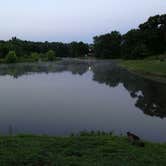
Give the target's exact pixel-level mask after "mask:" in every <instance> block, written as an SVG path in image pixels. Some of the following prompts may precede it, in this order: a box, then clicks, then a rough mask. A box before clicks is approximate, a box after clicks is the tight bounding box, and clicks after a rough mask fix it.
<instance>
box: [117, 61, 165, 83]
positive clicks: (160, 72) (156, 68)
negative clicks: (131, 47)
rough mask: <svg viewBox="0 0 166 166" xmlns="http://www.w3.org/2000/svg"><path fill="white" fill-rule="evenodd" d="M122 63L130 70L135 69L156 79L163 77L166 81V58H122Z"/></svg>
mask: <svg viewBox="0 0 166 166" xmlns="http://www.w3.org/2000/svg"><path fill="white" fill-rule="evenodd" d="M120 65H121V66H122V67H125V68H126V69H128V70H129V71H133V72H136V73H138V74H142V75H144V76H147V77H150V78H154V79H155V78H156V79H159V78H161V80H164V82H165V81H166V60H165V61H160V60H154V59H152V60H151V59H144V60H125V61H124V60H122V61H121V62H120Z"/></svg>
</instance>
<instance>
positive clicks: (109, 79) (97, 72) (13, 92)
mask: <svg viewBox="0 0 166 166" xmlns="http://www.w3.org/2000/svg"><path fill="white" fill-rule="evenodd" d="M84 130H86V131H91V130H94V131H97V130H101V131H106V132H114V133H115V134H117V135H120V134H125V133H126V132H127V131H130V132H134V133H135V134H137V135H138V136H140V137H141V138H143V139H145V140H148V141H153V142H166V84H162V83H158V82H155V81H151V80H148V79H144V78H142V77H140V76H137V75H134V74H132V73H129V72H128V71H126V70H124V69H122V68H120V67H118V66H117V65H116V61H111V60H107V61H106V60H75V59H64V60H62V61H58V62H56V63H55V62H54V63H47V62H46V63H42V62H41V63H32V64H26V63H24V64H12V65H0V134H4V135H7V134H9V133H14V134H20V133H25V134H47V135H56V136H59V135H60V136H61V135H69V134H71V133H78V132H80V131H84Z"/></svg>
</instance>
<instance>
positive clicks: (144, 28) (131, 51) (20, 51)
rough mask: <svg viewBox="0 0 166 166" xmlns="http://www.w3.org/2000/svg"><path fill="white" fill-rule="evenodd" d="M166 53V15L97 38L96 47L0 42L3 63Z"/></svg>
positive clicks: (76, 44)
mask: <svg viewBox="0 0 166 166" xmlns="http://www.w3.org/2000/svg"><path fill="white" fill-rule="evenodd" d="M164 52H166V14H164V15H156V16H154V17H150V18H149V19H148V21H147V22H145V23H143V24H141V25H139V28H138V29H132V30H130V31H129V32H127V33H126V34H123V35H122V34H120V32H118V31H113V32H111V33H108V34H104V35H101V36H96V37H94V43H93V44H92V45H88V44H86V43H83V42H72V43H61V42H32V41H23V40H20V39H18V38H16V37H13V38H12V39H11V40H9V41H0V60H2V59H3V60H4V59H5V61H6V62H15V61H18V59H19V61H24V60H25V59H26V61H27V60H29V61H31V60H33V61H37V60H39V59H41V60H54V59H55V58H56V57H85V55H89V56H94V57H97V58H124V59H141V58H145V57H148V56H152V55H157V54H163V53H164Z"/></svg>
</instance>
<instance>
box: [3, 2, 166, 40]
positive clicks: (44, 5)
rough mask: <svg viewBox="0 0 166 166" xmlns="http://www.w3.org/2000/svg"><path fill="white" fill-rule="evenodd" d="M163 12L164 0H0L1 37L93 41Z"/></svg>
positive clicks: (124, 29)
mask: <svg viewBox="0 0 166 166" xmlns="http://www.w3.org/2000/svg"><path fill="white" fill-rule="evenodd" d="M164 13H166V0H0V39H4V40H8V39H9V38H11V37H12V36H17V37H18V38H21V39H26V40H34V41H63V42H71V41H80V40H82V41H84V42H92V37H93V36H95V35H99V34H103V33H107V32H110V31H112V30H118V31H120V32H121V33H125V32H127V31H128V30H129V29H131V28H137V27H138V25H139V24H140V23H142V22H144V21H146V20H147V18H148V17H149V16H153V15H156V14H164Z"/></svg>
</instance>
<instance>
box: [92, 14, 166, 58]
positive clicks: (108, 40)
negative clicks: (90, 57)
mask: <svg viewBox="0 0 166 166" xmlns="http://www.w3.org/2000/svg"><path fill="white" fill-rule="evenodd" d="M94 52H95V56H96V57H98V58H124V59H141V58H145V57H148V56H153V55H157V54H163V53H165V52H166V14H164V15H156V16H154V17H150V18H149V19H148V21H147V22H145V23H143V24H141V25H139V28H138V29H132V30H130V31H129V32H127V33H126V34H124V35H121V34H120V32H117V31H113V32H111V33H108V34H105V35H101V36H96V37H94Z"/></svg>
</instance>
